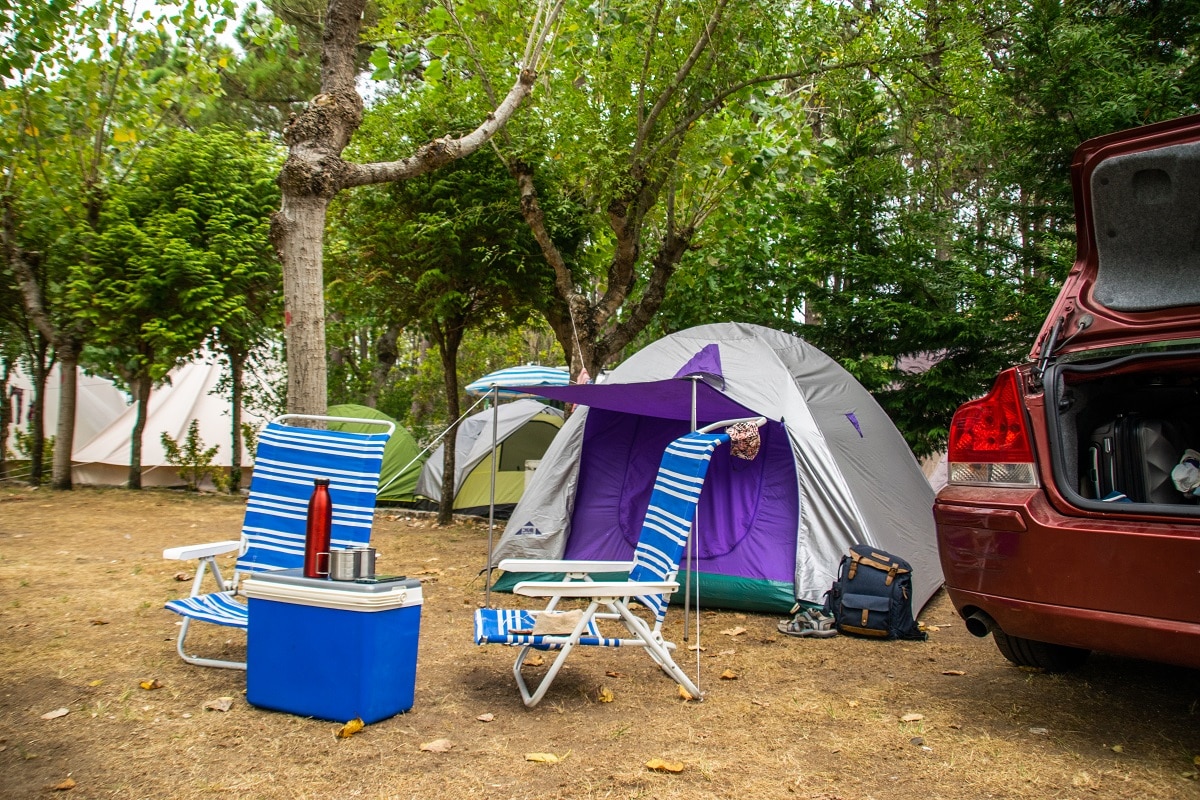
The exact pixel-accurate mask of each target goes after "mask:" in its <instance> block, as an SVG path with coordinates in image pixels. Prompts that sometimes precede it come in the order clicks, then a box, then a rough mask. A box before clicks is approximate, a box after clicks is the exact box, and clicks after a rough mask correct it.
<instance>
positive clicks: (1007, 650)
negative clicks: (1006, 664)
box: [992, 628, 1089, 672]
mask: <svg viewBox="0 0 1200 800" xmlns="http://www.w3.org/2000/svg"><path fill="white" fill-rule="evenodd" d="M992 638H993V639H995V640H996V647H998V648H999V649H1000V652H1001V654H1002V655H1003V656H1004V657H1005V658H1007V659H1008V660H1009V661H1011V662H1012V663H1014V664H1016V665H1017V666H1018V667H1040V668H1042V669H1044V670H1046V671H1047V672H1069V671H1071V670H1073V669H1077V668H1079V667H1080V666H1082V665H1083V662H1084V661H1086V660H1087V657H1088V653H1089V651H1088V650H1084V649H1082V648H1079V647H1067V646H1066V645H1062V644H1050V643H1048V642H1035V641H1034V640H1033V639H1022V638H1021V637H1019V636H1009V635H1008V634H1007V633H1005V632H1004V631H1002V630H1000V629H999V628H996V629H995V630H993V631H992Z"/></svg>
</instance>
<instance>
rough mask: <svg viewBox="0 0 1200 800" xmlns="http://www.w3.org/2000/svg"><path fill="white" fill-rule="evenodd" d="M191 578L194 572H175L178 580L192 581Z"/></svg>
mask: <svg viewBox="0 0 1200 800" xmlns="http://www.w3.org/2000/svg"><path fill="white" fill-rule="evenodd" d="M191 579H192V574H191V573H190V572H176V573H175V580H177V581H180V582H183V581H190V580H191Z"/></svg>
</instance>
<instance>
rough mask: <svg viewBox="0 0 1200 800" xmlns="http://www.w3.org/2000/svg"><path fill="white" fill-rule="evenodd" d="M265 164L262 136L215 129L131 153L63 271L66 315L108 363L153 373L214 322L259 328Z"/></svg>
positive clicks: (269, 285) (188, 349)
mask: <svg viewBox="0 0 1200 800" xmlns="http://www.w3.org/2000/svg"><path fill="white" fill-rule="evenodd" d="M270 174H271V162H270V161H269V158H268V156H267V152H266V151H265V150H264V149H263V145H261V144H256V143H255V139H254V137H253V136H247V135H243V134H239V133H235V132H233V131H230V130H226V129H221V128H213V129H208V130H206V131H204V132H202V133H199V134H192V133H186V132H177V133H174V134H173V135H171V136H170V137H168V139H167V140H166V142H165V143H164V144H163V145H160V146H157V147H154V148H149V149H147V150H146V151H145V152H143V153H142V156H141V158H140V159H139V161H138V164H137V165H136V167H135V169H134V170H133V171H132V172H131V174H130V177H129V179H128V180H127V181H126V182H125V183H124V184H122V185H121V186H120V187H117V189H116V190H115V191H114V192H113V193H112V196H111V197H110V198H109V200H108V202H107V203H106V206H105V209H104V211H103V212H102V214H101V217H100V225H99V227H98V231H97V234H96V235H94V236H92V237H90V238H89V242H88V244H89V248H88V251H89V256H90V257H89V259H88V260H87V261H86V262H84V263H80V264H76V265H75V266H74V267H73V268H72V270H71V273H70V274H71V283H70V291H71V293H72V295H73V297H74V298H75V305H76V306H77V307H79V309H80V310H79V311H78V312H77V314H78V316H79V317H80V318H82V319H85V320H87V322H88V323H89V324H90V327H91V328H92V330H93V338H94V340H95V341H96V343H97V344H98V345H103V346H107V347H108V348H109V349H110V350H109V355H108V361H109V362H110V363H109V365H108V366H109V367H110V368H112V369H114V371H120V370H128V371H130V372H132V373H133V374H138V375H142V374H146V375H149V376H150V377H151V378H152V379H153V380H155V381H157V380H161V379H162V377H163V376H165V375H166V373H167V372H168V371H169V370H170V369H171V368H172V367H173V366H175V364H176V363H177V362H178V361H179V360H180V359H182V358H185V357H186V356H188V355H189V354H190V353H192V352H193V351H194V350H195V349H196V348H198V347H199V346H200V344H201V342H202V341H203V340H204V339H205V337H207V336H208V335H209V333H210V332H211V331H213V330H214V329H217V328H223V329H224V330H227V331H229V330H232V331H236V330H240V329H242V328H246V329H253V328H254V327H255V324H256V323H257V324H258V327H259V328H261V325H262V323H261V319H259V317H258V315H261V313H262V309H261V307H259V308H255V307H252V306H251V304H250V302H249V298H248V295H249V294H251V293H253V292H258V293H260V294H261V295H262V297H261V300H263V301H266V302H268V303H270V302H273V298H274V297H275V296H276V293H275V291H274V286H273V284H274V283H275V282H276V281H277V279H278V277H277V276H278V271H277V268H276V267H275V266H274V262H273V260H272V259H271V258H270V256H269V248H268V244H267V226H268V214H269V209H271V208H272V207H273V206H274V204H275V203H276V202H277V197H278V195H277V193H276V191H275V189H274V186H273V183H272V182H271V179H270ZM247 287H251V288H247Z"/></svg>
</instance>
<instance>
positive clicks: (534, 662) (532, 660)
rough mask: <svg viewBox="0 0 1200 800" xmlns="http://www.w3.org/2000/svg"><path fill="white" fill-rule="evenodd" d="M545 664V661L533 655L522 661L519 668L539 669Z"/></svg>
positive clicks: (535, 654)
mask: <svg viewBox="0 0 1200 800" xmlns="http://www.w3.org/2000/svg"><path fill="white" fill-rule="evenodd" d="M545 663H546V659H544V658H542V657H541V656H540V655H538V654H537V653H534V654H533V655H531V656H530V657H529V658H527V659H525V660H524V661H522V662H521V666H522V667H540V666H541V665H542V664H545Z"/></svg>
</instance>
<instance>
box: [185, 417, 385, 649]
mask: <svg viewBox="0 0 1200 800" xmlns="http://www.w3.org/2000/svg"><path fill="white" fill-rule="evenodd" d="M290 419H312V420H323V421H325V422H328V423H345V422H366V423H370V424H372V425H378V426H383V427H385V428H386V431H381V432H379V433H348V432H345V431H335V430H318V429H316V428H301V427H297V426H294V425H286V424H284V422H285V421H286V420H290ZM394 429H395V425H393V424H392V423H391V422H388V421H386V420H365V419H356V420H348V419H345V418H340V417H315V416H309V415H300V414H285V415H284V416H282V417H279V418H278V419H275V420H272V421H271V422H268V423H267V424H266V425H265V426H263V429H262V430H261V431H260V432H259V435H258V452H257V454H256V456H255V459H254V474H253V477H252V478H251V480H250V498H249V500H248V501H247V503H246V516H245V519H244V521H243V523H242V538H241V539H240V540H231V541H225V542H213V543H211V544H201V545H190V546H184V547H171V548H168V549H166V550H164V551H163V558H169V559H176V560H191V559H199V561H200V564H199V565H198V566H197V568H196V577H195V578H194V579H193V580H192V591H191V595H190V596H189V597H186V598H183V599H181V600H172V601H170V602H168V603H167V604H166V607H167V609H169V610H171V611H174V612H175V613H176V614H180V615H182V616H183V623H182V626H181V628H180V631H179V639H178V643H177V645H176V647H177V649H178V650H179V655H180V656H181V657H182V658H183V660H184V661H187V662H188V663H190V664H198V665H200V666H205V667H225V668H227V669H245V668H246V664H245V662H238V661H222V660H218V659H212V658H202V657H200V656H195V655H189V654H188V653H187V652H186V651H185V650H184V640H185V639H186V638H187V634H188V629H189V627H190V626H191V623H192V621H193V620H196V621H200V622H211V623H213V624H216V625H226V626H229V627H233V628H241V629H243V630H245V629H246V627H247V622H248V620H247V610H246V604H245V603H243V602H240V601H239V600H237V599H236V598H237V589H238V581H239V580H240V578H241V575H242V574H243V573H248V572H265V571H270V570H280V569H289V568H294V567H300V566H303V564H304V537H305V527H306V524H305V522H306V519H307V514H308V500H309V498H310V497H311V496H312V491H313V480H314V479H316V478H329V481H330V483H329V497H330V500H331V501H332V504H333V523H332V526H331V530H330V539H331V548H332V549H341V548H346V547H363V546H365V545H366V544H367V543H368V542H369V541H370V538H371V524H372V522H373V521H374V517H375V493H376V491H377V490H378V487H379V471H380V467H381V465H382V462H383V447H384V445H385V444H387V440H388V437H390V436H391V435H392V431H393V430H394ZM235 550H237V551H239V553H238V558H237V564H236V566H235V572H234V575H233V576H232V577H231V578H230V580H228V581H226V580H225V579H224V577H223V576H222V575H221V571H220V569H219V568H218V566H217V561H216V557H217V556H218V555H222V554H224V553H230V552H233V551H235ZM209 570H211V571H212V574H213V577H214V578H215V579H216V583H217V586H218V587H219V588H218V590H217V591H215V592H209V593H204V592H203V584H204V575H205V573H206V572H208V571H209Z"/></svg>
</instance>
